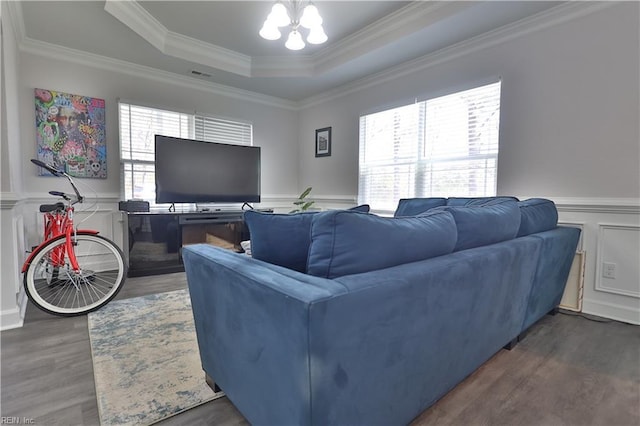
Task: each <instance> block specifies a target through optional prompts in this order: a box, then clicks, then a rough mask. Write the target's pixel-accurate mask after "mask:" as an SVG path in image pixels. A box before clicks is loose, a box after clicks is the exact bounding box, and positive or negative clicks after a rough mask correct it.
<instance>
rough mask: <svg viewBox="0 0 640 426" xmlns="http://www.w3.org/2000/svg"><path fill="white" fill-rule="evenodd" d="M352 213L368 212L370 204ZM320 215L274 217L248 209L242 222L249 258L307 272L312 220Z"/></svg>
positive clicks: (308, 213)
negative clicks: (245, 233) (247, 235)
mask: <svg viewBox="0 0 640 426" xmlns="http://www.w3.org/2000/svg"><path fill="white" fill-rule="evenodd" d="M351 210H354V211H361V212H368V211H369V205H368V204H363V205H360V206H356V207H353V208H352V209H351ZM319 213H320V212H302V213H292V214H277V213H266V212H259V211H255V210H247V211H246V212H245V213H244V222H245V223H246V225H247V227H248V228H249V234H250V235H251V255H252V256H253V257H254V258H256V259H258V260H262V261H264V262H268V263H271V264H274V265H279V266H284V267H285V268H289V269H293V270H295V271H298V272H306V270H307V257H308V254H309V245H310V244H311V220H312V219H313V216H315V215H316V214H319Z"/></svg>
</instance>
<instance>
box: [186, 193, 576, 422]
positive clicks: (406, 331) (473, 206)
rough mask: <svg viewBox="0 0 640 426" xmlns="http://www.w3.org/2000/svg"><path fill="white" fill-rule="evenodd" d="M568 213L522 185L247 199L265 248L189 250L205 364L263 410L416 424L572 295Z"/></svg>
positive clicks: (271, 415)
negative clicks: (383, 196) (259, 208)
mask: <svg viewBox="0 0 640 426" xmlns="http://www.w3.org/2000/svg"><path fill="white" fill-rule="evenodd" d="M301 218H302V219H301ZM557 218H558V216H557V210H556V208H555V205H554V204H553V203H552V202H551V201H549V200H543V199H531V200H525V201H518V200H517V199H515V198H510V197H501V198H482V199H460V198H455V199H454V198H451V199H444V198H442V199H411V200H400V202H399V205H398V210H397V211H396V215H395V217H394V218H387V217H379V216H376V215H373V214H369V213H364V212H359V211H327V212H320V213H316V214H308V215H306V216H300V215H273V214H266V213H259V212H250V213H247V214H246V215H245V221H246V223H247V225H248V226H249V231H250V233H251V235H252V251H253V256H254V257H253V258H252V257H249V256H246V255H243V254H237V253H232V252H229V251H225V250H222V249H219V248H215V247H212V246H208V245H192V246H188V247H185V249H184V253H183V255H184V262H185V268H186V273H187V280H188V283H189V291H190V294H191V301H192V306H193V314H194V319H195V325H196V332H197V338H198V344H199V348H200V355H201V359H202V366H203V369H204V371H205V373H206V375H207V376H208V377H209V378H210V379H211V380H213V381H215V384H216V385H218V386H219V387H220V388H222V390H224V391H225V393H226V394H227V396H228V397H229V399H230V400H231V402H233V404H234V405H235V406H236V407H237V408H238V410H240V412H241V413H242V414H243V415H244V416H245V417H246V418H247V419H248V420H249V422H251V423H252V424H257V425H260V424H263V425H312V424H313V425H374V424H380V425H393V424H406V423H408V422H410V421H411V420H412V419H413V418H415V417H416V416H417V415H419V414H420V413H421V412H422V411H424V410H425V409H426V408H427V407H429V406H430V405H432V404H433V403H434V402H436V401H437V400H438V399H439V398H441V397H442V396H443V395H444V394H446V393H447V392H448V391H449V390H451V389H452V388H453V387H454V386H456V384H458V383H460V382H461V381H462V380H463V379H464V378H465V377H467V376H468V375H469V374H471V373H472V372H473V371H474V370H476V369H477V368H478V367H480V366H481V365H482V364H483V363H484V362H486V361H487V360H488V359H489V358H491V357H492V356H493V355H494V354H495V353H496V352H498V351H499V350H501V348H503V347H504V346H505V345H509V344H510V343H513V342H515V341H517V339H518V337H519V336H521V335H522V334H523V332H524V331H525V330H526V329H527V328H528V327H530V326H531V325H532V324H533V323H535V322H536V321H538V320H539V319H540V318H541V317H542V316H544V315H545V314H546V313H548V312H550V311H552V310H553V309H554V308H556V307H557V306H558V304H559V302H560V298H561V297H562V293H563V291H564V285H565V282H566V280H567V277H568V274H569V270H570V266H571V262H572V260H573V257H574V253H575V250H576V246H577V243H578V238H579V230H578V229H574V228H566V227H559V226H557ZM266 229H268V230H269V232H265V230H266ZM255 238H259V239H261V240H260V241H257V240H255V241H254V239H255ZM256 245H257V246H258V248H259V250H258V252H256V251H255V250H254V248H253V247H254V246H256ZM274 253H276V254H277V255H276V256H274ZM264 256H266V257H268V258H271V259H273V258H276V259H278V262H277V263H279V264H273V263H269V262H266V261H264V260H260V259H261V258H263V257H264ZM287 259H293V260H292V264H288V260H287ZM296 269H298V270H296Z"/></svg>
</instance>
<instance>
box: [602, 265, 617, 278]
mask: <svg viewBox="0 0 640 426" xmlns="http://www.w3.org/2000/svg"><path fill="white" fill-rule="evenodd" d="M602 276H603V277H604V278H611V279H615V277H616V264H615V263H611V262H603V263H602Z"/></svg>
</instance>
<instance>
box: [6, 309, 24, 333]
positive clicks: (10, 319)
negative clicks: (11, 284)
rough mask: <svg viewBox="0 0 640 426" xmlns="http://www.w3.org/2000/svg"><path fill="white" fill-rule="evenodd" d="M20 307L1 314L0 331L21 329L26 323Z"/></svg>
mask: <svg viewBox="0 0 640 426" xmlns="http://www.w3.org/2000/svg"><path fill="white" fill-rule="evenodd" d="M21 310H22V309H20V308H19V307H15V308H13V309H9V310H6V311H2V312H0V330H2V331H5V330H11V329H12V328H20V327H22V325H23V323H24V316H23V315H21V312H20V311H21Z"/></svg>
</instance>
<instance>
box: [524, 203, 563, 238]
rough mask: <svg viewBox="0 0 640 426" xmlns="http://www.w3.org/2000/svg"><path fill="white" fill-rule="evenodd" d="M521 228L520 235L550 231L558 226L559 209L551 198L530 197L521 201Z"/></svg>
mask: <svg viewBox="0 0 640 426" xmlns="http://www.w3.org/2000/svg"><path fill="white" fill-rule="evenodd" d="M518 206H520V229H519V230H518V237H522V236H525V235H529V234H534V233H536V232H543V231H549V230H551V229H555V228H556V227H557V226H558V209H557V208H556V205H555V204H554V203H553V201H551V200H546V199H544V198H530V199H528V200H524V201H520V202H519V203H518Z"/></svg>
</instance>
